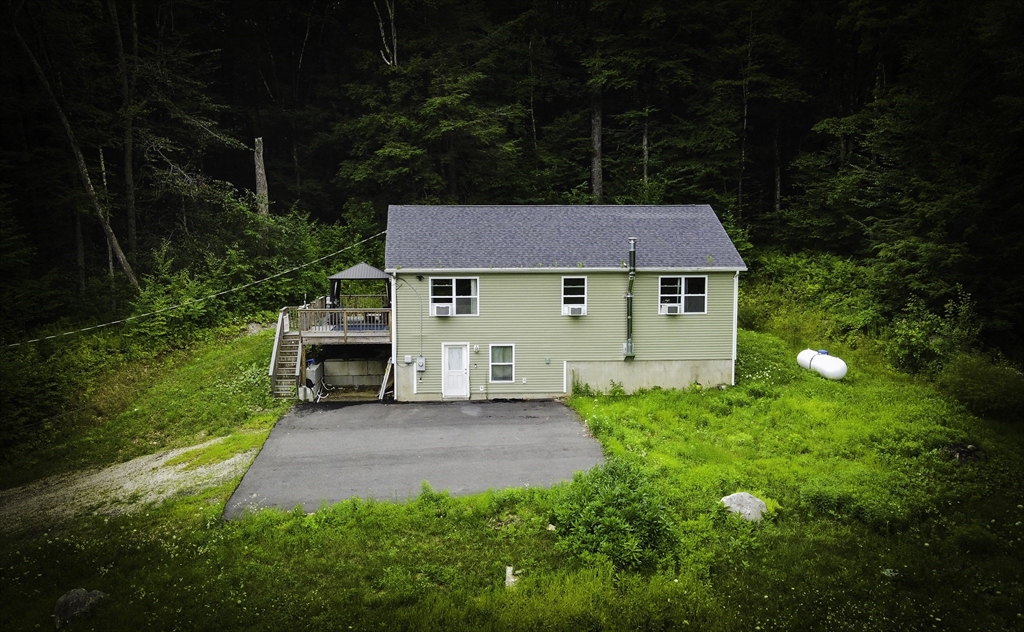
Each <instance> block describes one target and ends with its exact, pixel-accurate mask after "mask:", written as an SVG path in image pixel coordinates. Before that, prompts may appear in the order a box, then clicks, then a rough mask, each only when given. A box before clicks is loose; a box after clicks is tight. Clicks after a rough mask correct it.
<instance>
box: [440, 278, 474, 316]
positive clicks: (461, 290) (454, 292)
mask: <svg viewBox="0 0 1024 632" xmlns="http://www.w3.org/2000/svg"><path fill="white" fill-rule="evenodd" d="M477 286H478V281H477V279H472V278H470V279H467V278H458V277H446V278H431V279H430V315H431V316H476V315H477V314H478V313H479V312H478V309H477V308H478V303H479V298H480V297H479V296H478V294H477Z"/></svg>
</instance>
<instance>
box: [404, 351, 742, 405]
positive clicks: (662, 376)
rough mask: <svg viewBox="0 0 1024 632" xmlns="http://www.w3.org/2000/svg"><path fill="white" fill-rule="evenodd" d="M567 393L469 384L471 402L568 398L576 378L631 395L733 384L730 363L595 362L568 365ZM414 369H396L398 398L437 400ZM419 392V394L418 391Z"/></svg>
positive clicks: (582, 381)
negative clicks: (497, 389) (615, 387)
mask: <svg viewBox="0 0 1024 632" xmlns="http://www.w3.org/2000/svg"><path fill="white" fill-rule="evenodd" d="M564 367H565V371H566V377H565V381H566V391H562V390H561V388H560V387H561V385H560V384H559V388H558V389H557V390H554V391H528V390H525V389H524V390H521V391H518V392H515V391H513V392H509V391H502V392H500V393H495V392H493V391H488V390H487V389H484V390H482V391H481V390H480V389H479V388H478V387H477V388H474V387H475V386H477V385H476V384H475V383H474V382H472V381H471V382H470V389H469V399H470V400H485V399H493V398H499V399H506V398H507V399H554V398H556V397H565V396H566V395H568V394H570V393H571V392H572V384H573V380H574V379H575V380H576V381H577V382H579V383H581V384H586V385H588V386H590V387H591V388H592V389H594V390H595V391H603V392H607V391H608V390H609V389H610V388H611V383H612V381H614V382H616V384H621V385H622V389H623V390H624V391H626V392H627V393H632V392H634V391H636V390H637V389H641V388H653V387H655V386H658V387H661V388H678V389H685V388H689V387H690V386H692V385H693V384H700V385H701V386H702V387H704V388H710V387H713V386H719V385H722V384H731V383H732V361H731V360H633V361H623V360H609V361H594V362H567V363H565V365H564ZM420 377H422V373H420V374H417V373H416V370H415V366H414V365H412V364H410V365H408V366H405V365H403V364H402V363H399V364H398V365H397V366H396V367H395V383H396V396H397V397H396V399H398V400H399V401H405V402H429V401H435V402H436V401H437V400H438V399H439V397H438V394H437V393H434V392H431V391H428V390H426V389H423V388H422V387H421V388H417V387H419V386H420V385H422V384H423V382H422V381H420V380H419V378H420ZM416 391H418V392H416Z"/></svg>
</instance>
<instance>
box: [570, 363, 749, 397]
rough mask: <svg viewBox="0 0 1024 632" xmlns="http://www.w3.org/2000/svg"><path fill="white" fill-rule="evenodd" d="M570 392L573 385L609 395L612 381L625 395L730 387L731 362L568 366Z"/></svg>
mask: <svg viewBox="0 0 1024 632" xmlns="http://www.w3.org/2000/svg"><path fill="white" fill-rule="evenodd" d="M567 370H568V371H569V390H570V391H571V390H572V384H573V382H574V381H576V382H579V383H581V384H586V385H588V386H590V387H591V388H592V389H594V390H597V391H608V390H609V389H610V388H611V383H612V382H613V381H614V382H616V383H617V384H621V385H622V388H623V390H625V391H626V392H627V393H632V392H633V391H635V390H637V389H640V388H653V387H655V386H660V387H661V388H689V387H690V386H691V385H692V384H694V383H696V384H700V385H701V386H703V387H705V388H707V387H711V386H719V385H721V384H731V383H732V361H731V360H633V361H631V362H630V361H619V362H569V363H568V364H567Z"/></svg>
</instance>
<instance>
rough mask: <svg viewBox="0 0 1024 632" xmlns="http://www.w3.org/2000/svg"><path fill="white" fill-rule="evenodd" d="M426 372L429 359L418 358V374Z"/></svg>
mask: <svg viewBox="0 0 1024 632" xmlns="http://www.w3.org/2000/svg"><path fill="white" fill-rule="evenodd" d="M426 370H427V359H426V358H424V357H423V356H418V357H417V358H416V372H417V373H422V372H424V371H426Z"/></svg>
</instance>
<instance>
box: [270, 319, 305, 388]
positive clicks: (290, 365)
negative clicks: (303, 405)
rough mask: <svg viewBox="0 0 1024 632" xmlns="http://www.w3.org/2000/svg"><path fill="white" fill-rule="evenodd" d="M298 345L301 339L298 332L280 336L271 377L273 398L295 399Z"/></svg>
mask: <svg viewBox="0 0 1024 632" xmlns="http://www.w3.org/2000/svg"><path fill="white" fill-rule="evenodd" d="M300 345H301V339H300V338H299V334H298V332H289V333H285V334H283V335H282V336H281V340H280V345H279V346H278V348H277V354H276V356H275V357H276V362H275V363H274V367H273V374H272V375H271V390H272V391H273V395H274V397H295V387H296V386H297V380H296V375H297V374H298V371H297V369H298V366H299V361H300V359H299V355H300V353H301V348H300Z"/></svg>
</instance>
